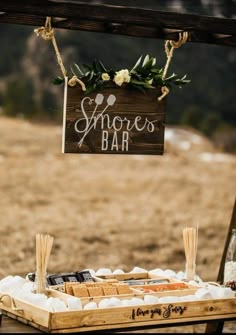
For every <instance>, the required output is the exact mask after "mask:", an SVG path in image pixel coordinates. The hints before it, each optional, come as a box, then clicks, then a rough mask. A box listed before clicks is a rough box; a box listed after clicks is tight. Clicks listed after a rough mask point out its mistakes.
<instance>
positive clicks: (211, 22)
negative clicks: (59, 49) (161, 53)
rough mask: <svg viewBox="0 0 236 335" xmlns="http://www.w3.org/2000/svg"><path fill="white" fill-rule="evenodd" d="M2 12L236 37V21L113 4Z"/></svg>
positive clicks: (52, 4)
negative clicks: (193, 30) (167, 28)
mask: <svg viewBox="0 0 236 335" xmlns="http://www.w3.org/2000/svg"><path fill="white" fill-rule="evenodd" d="M0 11H3V12H14V13H24V14H35V15H41V16H53V17H63V18H76V19H77V20H80V19H85V20H90V21H102V22H116V23H125V24H135V25H139V24H140V25H142V26H150V27H160V28H161V27H163V26H164V27H169V28H174V29H176V28H177V29H181V30H187V31H188V30H190V31H191V30H192V29H195V30H198V31H207V32H212V33H221V34H232V35H234V34H235V31H236V20H234V19H225V18H218V17H217V18H216V17H211V16H202V15H197V14H182V13H173V12H166V11H157V10H150V9H142V8H136V7H126V6H125V7H122V6H111V5H99V4H87V3H84V2H78V3H75V2H69V1H52V0H48V1H45V2H42V1H33V2H32V1H30V2H29V1H27V0H21V5H20V6H19V1H17V0H8V1H6V2H1V3H0Z"/></svg>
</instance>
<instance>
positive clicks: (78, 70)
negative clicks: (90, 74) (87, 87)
mask: <svg viewBox="0 0 236 335" xmlns="http://www.w3.org/2000/svg"><path fill="white" fill-rule="evenodd" d="M74 67H75V70H76V72H77V73H76V72H73V74H74V75H79V77H83V76H84V72H83V71H82V70H81V68H80V67H79V65H78V64H74Z"/></svg>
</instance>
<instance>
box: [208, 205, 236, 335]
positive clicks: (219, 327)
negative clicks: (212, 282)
mask: <svg viewBox="0 0 236 335" xmlns="http://www.w3.org/2000/svg"><path fill="white" fill-rule="evenodd" d="M233 228H236V198H235V202H234V208H233V213H232V217H231V221H230V225H229V229H228V234H227V237H226V242H225V246H224V251H223V255H222V258H221V262H220V268H219V272H218V276H217V282H219V283H221V284H222V283H223V280H224V265H225V257H226V253H227V250H228V246H229V242H230V237H231V233H232V229H233ZM223 327H224V321H219V322H214V323H208V324H207V326H206V333H216V334H220V333H222V331H223Z"/></svg>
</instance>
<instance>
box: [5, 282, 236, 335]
mask: <svg viewBox="0 0 236 335" xmlns="http://www.w3.org/2000/svg"><path fill="white" fill-rule="evenodd" d="M193 290H194V289H189V290H188V292H186V290H185V292H184V293H183V290H180V291H181V293H180V292H175V294H179V295H180V294H182V295H186V294H193ZM173 293H174V292H173ZM168 294H169V295H170V292H161V293H160V294H159V293H156V294H155V295H157V296H163V295H168ZM48 295H49V296H53V297H60V298H61V299H63V300H65V299H67V298H68V295H67V294H64V293H62V292H59V291H56V290H51V289H49V290H48ZM171 295H172V294H171ZM0 296H2V301H3V304H2V306H1V308H2V309H3V310H4V311H5V313H6V314H7V315H9V316H10V317H12V316H14V317H15V318H17V319H18V320H19V321H21V322H24V323H28V324H30V325H32V326H33V327H35V328H39V329H41V330H42V331H44V332H47V333H72V332H86V331H99V330H109V329H114V330H115V329H129V328H134V327H136V328H138V327H142V326H152V327H155V326H158V325H159V326H160V325H168V324H170V325H171V323H174V324H175V323H183V322H192V321H202V320H206V321H207V320H215V319H227V318H228V319H232V318H236V298H232V299H215V300H201V301H199V300H198V301H191V302H177V303H161V304H160V303H158V304H151V305H147V304H143V305H139V306H127V307H113V308H98V309H93V310H79V311H66V312H54V313H52V312H49V311H47V310H45V309H42V308H40V307H37V306H35V305H32V304H30V303H28V302H25V301H22V300H20V299H16V298H11V297H10V296H7V295H5V296H4V294H1V293H0ZM135 296H141V295H135ZM101 298H102V299H104V297H100V298H99V297H96V298H85V299H81V301H82V305H84V304H85V303H87V302H88V301H91V300H93V301H96V302H99V300H100V299H101ZM119 298H124V299H127V295H126V296H123V297H120V296H119Z"/></svg>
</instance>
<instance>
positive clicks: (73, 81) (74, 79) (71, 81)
mask: <svg viewBox="0 0 236 335" xmlns="http://www.w3.org/2000/svg"><path fill="white" fill-rule="evenodd" d="M77 83H79V84H80V85H81V88H82V91H86V86H85V84H84V83H83V82H82V80H80V79H79V78H78V77H77V76H73V77H72V78H70V79H69V81H68V85H69V86H71V87H74V86H76V84H77Z"/></svg>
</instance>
